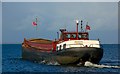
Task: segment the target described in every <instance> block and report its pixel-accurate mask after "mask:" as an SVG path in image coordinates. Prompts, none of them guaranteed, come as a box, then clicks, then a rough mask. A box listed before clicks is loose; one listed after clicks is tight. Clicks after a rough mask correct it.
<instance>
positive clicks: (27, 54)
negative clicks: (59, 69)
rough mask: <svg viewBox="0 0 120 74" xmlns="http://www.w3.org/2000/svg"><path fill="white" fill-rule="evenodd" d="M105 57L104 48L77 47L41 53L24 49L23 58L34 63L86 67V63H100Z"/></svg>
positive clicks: (32, 49)
mask: <svg viewBox="0 0 120 74" xmlns="http://www.w3.org/2000/svg"><path fill="white" fill-rule="evenodd" d="M102 56H103V49H102V48H93V47H81V48H80V47H77V48H69V49H63V50H61V51H54V52H52V51H50V52H46V51H40V50H37V49H34V48H25V47H22V58H23V59H27V60H32V61H37V62H41V61H43V60H45V61H46V62H48V61H57V62H58V63H59V64H61V65H72V64H81V65H84V63H85V62H86V61H90V62H92V63H95V64H97V63H99V61H100V60H101V58H102Z"/></svg>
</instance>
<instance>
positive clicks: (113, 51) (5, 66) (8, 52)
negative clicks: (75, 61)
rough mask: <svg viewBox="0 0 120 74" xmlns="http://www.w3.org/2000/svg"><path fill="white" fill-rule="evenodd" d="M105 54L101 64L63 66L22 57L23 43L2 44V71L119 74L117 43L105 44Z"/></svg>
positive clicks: (119, 63)
mask: <svg viewBox="0 0 120 74" xmlns="http://www.w3.org/2000/svg"><path fill="white" fill-rule="evenodd" d="M102 46H103V49H104V55H103V58H102V60H101V61H100V63H99V65H92V66H89V67H86V66H84V67H78V66H62V65H54V64H51V65H50V64H41V63H35V62H31V61H27V60H22V59H21V44H2V72H3V73H19V72H20V73H21V72H24V73H28V72H29V73H34V72H35V73H44V72H63V73H74V72H77V73H79V72H82V73H85V74H86V73H100V74H101V73H105V74H106V73H109V74H119V73H120V72H119V70H120V68H119V67H120V60H119V59H118V58H119V52H118V45H117V44H104V45H102Z"/></svg>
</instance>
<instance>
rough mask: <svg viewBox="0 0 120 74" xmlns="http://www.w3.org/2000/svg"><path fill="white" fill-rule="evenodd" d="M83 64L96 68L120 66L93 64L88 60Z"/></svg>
mask: <svg viewBox="0 0 120 74" xmlns="http://www.w3.org/2000/svg"><path fill="white" fill-rule="evenodd" d="M84 66H86V67H96V68H120V66H108V65H98V64H93V63H91V62H89V61H86V62H85V64H84Z"/></svg>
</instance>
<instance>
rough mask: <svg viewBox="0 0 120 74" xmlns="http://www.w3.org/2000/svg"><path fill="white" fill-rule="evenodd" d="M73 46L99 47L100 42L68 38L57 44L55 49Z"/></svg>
mask: <svg viewBox="0 0 120 74" xmlns="http://www.w3.org/2000/svg"><path fill="white" fill-rule="evenodd" d="M73 47H80V48H82V47H94V48H100V42H99V41H98V40H68V41H64V42H61V43H59V44H57V50H62V49H66V48H73Z"/></svg>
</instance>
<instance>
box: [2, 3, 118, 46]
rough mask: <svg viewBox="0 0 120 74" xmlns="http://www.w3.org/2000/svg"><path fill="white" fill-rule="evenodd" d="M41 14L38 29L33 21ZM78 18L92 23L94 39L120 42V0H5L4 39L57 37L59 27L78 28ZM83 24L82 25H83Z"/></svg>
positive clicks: (14, 40)
mask: <svg viewBox="0 0 120 74" xmlns="http://www.w3.org/2000/svg"><path fill="white" fill-rule="evenodd" d="M36 17H38V30H37V32H36V29H35V27H33V26H32V21H34V19H35V18H36ZM75 19H80V20H81V19H82V20H83V24H84V26H85V25H86V22H89V25H90V26H91V30H90V31H89V32H90V39H97V38H99V39H100V40H101V42H102V43H109V44H111V43H118V3H117V2H102V3H99V2H71V3H69V2H58V3H57V2H3V3H2V26H3V27H2V29H3V30H2V31H3V32H2V37H3V39H2V40H3V43H21V42H22V41H23V38H36V37H38V38H48V39H51V40H53V39H54V38H56V32H57V31H58V30H59V28H64V27H66V28H67V30H69V31H75V27H76V25H75V21H74V20H75ZM79 27H80V26H79Z"/></svg>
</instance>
